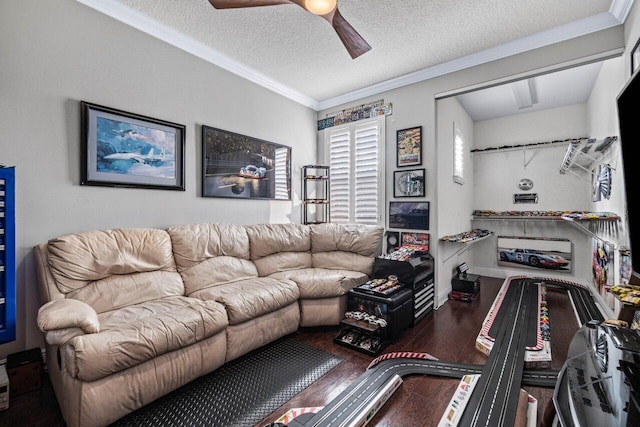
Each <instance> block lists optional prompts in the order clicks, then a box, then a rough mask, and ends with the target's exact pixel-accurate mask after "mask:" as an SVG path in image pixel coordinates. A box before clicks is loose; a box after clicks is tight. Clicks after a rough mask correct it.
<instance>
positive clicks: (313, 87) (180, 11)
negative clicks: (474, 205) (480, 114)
mask: <svg viewBox="0 0 640 427" xmlns="http://www.w3.org/2000/svg"><path fill="white" fill-rule="evenodd" d="M78 1H80V2H82V3H85V4H87V5H89V6H91V7H94V8H96V9H99V10H100V8H108V9H114V8H116V9H119V10H118V11H116V12H115V13H110V14H111V15H112V16H114V15H118V14H119V15H120V16H115V17H116V18H117V19H120V20H122V21H123V22H127V21H128V20H129V19H128V17H127V16H126V15H127V12H129V13H128V15H129V17H130V18H131V19H130V21H131V22H128V23H130V24H131V25H134V26H137V27H138V28H141V29H143V31H144V30H145V28H142V27H144V26H147V27H149V22H151V23H153V24H154V25H155V28H156V30H157V28H161V29H165V30H166V29H170V30H171V31H175V32H176V33H178V34H180V35H184V36H186V38H187V39H188V40H191V41H192V42H195V43H197V44H198V49H199V51H202V50H203V49H211V52H213V53H214V54H215V55H214V57H216V55H218V54H220V56H221V57H222V58H223V61H222V62H224V61H226V60H229V61H231V62H232V63H233V67H231V68H234V67H236V66H237V65H238V64H239V66H240V68H241V69H243V73H244V72H245V71H246V70H248V72H247V73H245V74H246V75H257V76H258V77H257V80H258V81H260V80H266V81H267V82H268V84H267V86H269V85H271V84H273V85H275V86H276V87H278V88H279V90H281V91H283V92H289V96H290V97H292V98H299V99H301V100H302V103H306V104H308V105H310V106H312V107H314V108H317V107H323V106H324V107H326V106H327V105H330V104H331V103H332V102H331V100H336V101H335V102H333V104H335V103H336V102H338V100H339V99H341V97H344V96H345V94H354V99H357V98H355V95H356V94H357V93H360V94H361V93H362V92H363V91H366V88H370V87H371V86H381V85H385V84H389V82H393V81H394V80H396V79H397V78H402V77H403V76H405V77H406V76H407V75H411V74H416V73H420V72H424V70H429V69H435V68H437V67H441V68H442V67H443V65H446V64H456V63H457V64H458V65H456V68H457V69H460V68H463V67H464V63H465V62H464V59H465V58H474V55H475V57H476V59H474V61H475V62H476V63H477V62H478V59H477V58H478V55H479V54H482V53H483V52H484V53H486V52H492V55H493V57H491V58H493V59H495V55H499V53H497V52H499V51H500V49H503V48H504V47H508V48H507V49H505V51H508V53H509V54H513V53H517V52H514V49H516V50H518V49H519V50H520V51H522V50H526V49H530V48H534V47H537V46H539V45H540V44H550V43H552V42H554V41H559V40H561V39H562V38H568V37H575V36H577V35H582V34H586V33H589V32H593V31H596V30H600V29H602V28H606V27H607V26H614V25H618V24H620V21H619V19H620V16H619V15H620V14H621V13H620V12H618V10H623V9H624V10H625V11H624V14H625V16H626V11H627V10H628V8H629V7H630V5H629V4H630V3H632V0H613V1H612V0H562V1H558V0H517V1H514V0H455V1H450V0H449V1H447V0H429V1H426V0H386V1H385V0H339V1H338V7H339V9H340V12H341V14H342V16H344V18H345V19H346V20H347V21H348V22H349V23H350V24H351V25H352V26H353V27H354V28H355V29H356V30H357V31H358V32H359V33H360V34H361V35H362V37H363V38H364V39H365V40H366V41H367V42H368V43H369V44H370V45H371V46H372V50H371V51H369V52H367V53H365V54H364V55H362V56H360V57H358V58H356V59H351V57H350V56H349V54H348V53H347V51H346V50H345V48H344V46H343V45H342V43H341V41H340V39H339V38H338V37H337V35H336V33H335V31H334V29H333V28H332V27H331V25H329V23H328V22H327V21H325V20H324V19H321V18H320V17H318V16H315V15H312V14H311V13H309V12H307V11H305V10H304V9H302V8H301V7H299V6H297V5H294V4H291V5H278V6H262V7H248V8H242V9H223V10H220V9H215V8H213V7H212V6H211V5H210V3H209V1H208V0H78ZM103 11H104V10H103ZM105 13H109V12H105ZM123 15H125V16H123ZM140 17H144V18H145V19H149V18H151V19H149V20H148V21H147V22H146V24H144V25H140V23H139V22H140ZM134 21H137V23H136V22H134ZM156 24H157V25H156ZM157 32H160V33H162V31H161V30H157ZM165 33H166V31H165ZM176 33H173V36H172V37H174V36H175V34H176ZM154 35H156V36H158V35H157V34H154ZM541 35H544V37H541ZM170 36H171V35H170ZM554 37H555V39H554ZM161 38H163V39H165V40H167V41H169V40H168V36H161ZM540 40H543V41H540ZM170 42H171V41H170ZM514 43H518V44H516V45H514ZM178 44H179V43H178ZM201 56H206V55H202V54H201ZM491 58H489V59H488V60H491ZM212 62H215V60H214V61H212ZM467 62H469V61H467ZM460 64H462V65H460ZM471 65H475V63H474V62H473V61H472V62H470V63H469V65H467V66H471ZM450 68H451V67H450ZM449 71H455V69H452V70H449ZM444 72H446V70H445V71H444ZM241 74H242V73H241ZM365 94H366V93H365ZM323 103H324V105H323Z"/></svg>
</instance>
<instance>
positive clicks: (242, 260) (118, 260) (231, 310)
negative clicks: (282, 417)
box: [35, 224, 383, 427]
mask: <svg viewBox="0 0 640 427" xmlns="http://www.w3.org/2000/svg"><path fill="white" fill-rule="evenodd" d="M382 234H383V230H382V228H381V227H368V226H356V225H338V224H318V225H301V224H259V225H248V226H241V225H231V224H190V225H179V226H174V227H170V228H168V229H166V230H165V229H151V228H149V229H114V230H105V231H90V232H84V233H77V234H69V235H66V236H62V237H59V238H56V239H52V240H50V241H49V242H47V243H43V244H41V245H38V246H36V248H35V259H36V269H37V278H38V288H39V292H40V299H41V302H42V304H43V305H42V307H41V308H40V310H39V312H38V326H39V327H40V329H41V330H42V331H43V332H44V333H45V336H46V342H47V364H48V369H49V376H50V378H51V382H52V384H53V388H54V391H55V394H56V397H57V399H58V402H59V404H60V407H61V410H62V414H63V416H64V419H65V421H66V423H67V425H68V426H69V427H75V426H82V427H88V426H104V425H108V424H110V423H112V422H114V421H116V420H117V419H119V418H121V417H123V416H124V415H126V414H127V413H130V412H132V411H134V410H135V409H138V408H140V407H142V406H143V405H145V404H147V403H149V402H151V401H153V400H154V399H157V398H158V397H160V396H162V395H164V394H166V393H168V392H170V391H172V390H175V389H177V388H178V387H180V386H182V385H184V384H186V383H188V382H190V381H192V380H194V379H195V378H197V377H199V376H201V375H203V374H207V373H209V372H212V371H214V370H215V369H217V368H219V367H220V366H222V365H223V364H224V363H226V362H228V361H230V360H233V359H235V358H237V357H239V356H241V355H243V354H246V353H247V352H249V351H251V350H254V349H256V348H258V347H261V346H263V345H265V344H267V343H269V342H271V341H274V340H276V339H278V338H280V337H283V336H285V335H288V334H291V333H293V332H295V331H296V330H297V329H298V328H299V327H300V326H303V327H306V326H321V325H337V324H339V322H340V320H341V319H342V317H343V314H344V312H345V304H346V301H345V300H346V296H345V294H346V292H347V291H348V290H349V289H351V288H353V287H354V286H357V285H359V284H361V283H364V282H365V281H366V280H368V276H369V275H370V273H371V269H372V266H373V261H374V258H375V256H376V255H378V254H379V253H380V251H381V245H382Z"/></svg>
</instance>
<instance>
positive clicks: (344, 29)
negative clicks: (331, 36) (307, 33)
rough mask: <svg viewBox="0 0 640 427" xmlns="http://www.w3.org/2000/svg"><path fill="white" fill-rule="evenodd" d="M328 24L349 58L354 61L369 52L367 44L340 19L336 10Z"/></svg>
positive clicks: (353, 29) (369, 47)
mask: <svg viewBox="0 0 640 427" xmlns="http://www.w3.org/2000/svg"><path fill="white" fill-rule="evenodd" d="M327 18H329V16H327ZM329 22H330V23H331V25H332V26H333V28H334V30H336V33H337V34H338V37H340V40H342V44H344V47H345V48H347V52H349V55H351V58H353V59H356V58H357V57H358V56H360V55H362V54H363V53H366V52H369V51H370V50H371V46H370V45H369V43H367V42H366V41H365V39H363V38H362V36H361V35H360V34H358V32H357V31H356V30H355V28H353V27H352V26H351V24H349V23H348V22H347V20H346V19H344V18H343V17H342V15H341V14H340V11H339V10H338V8H336V9H335V10H334V11H333V17H332V18H331V21H329Z"/></svg>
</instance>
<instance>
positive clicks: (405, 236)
mask: <svg viewBox="0 0 640 427" xmlns="http://www.w3.org/2000/svg"><path fill="white" fill-rule="evenodd" d="M409 245H411V246H421V247H422V248H421V249H424V250H425V251H428V250H429V233H412V232H402V233H400V246H409Z"/></svg>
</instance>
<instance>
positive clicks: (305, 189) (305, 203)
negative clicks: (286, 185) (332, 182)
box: [302, 165, 329, 224]
mask: <svg viewBox="0 0 640 427" xmlns="http://www.w3.org/2000/svg"><path fill="white" fill-rule="evenodd" d="M325 222H329V166H322V165H305V166H303V167H302V223H303V224H322V223H325Z"/></svg>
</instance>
